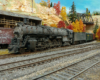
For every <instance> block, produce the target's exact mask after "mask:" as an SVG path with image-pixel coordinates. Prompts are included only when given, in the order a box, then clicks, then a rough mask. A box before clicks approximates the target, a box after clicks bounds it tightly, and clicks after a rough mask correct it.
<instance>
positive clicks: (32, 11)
mask: <svg viewBox="0 0 100 80" xmlns="http://www.w3.org/2000/svg"><path fill="white" fill-rule="evenodd" d="M32 13H33V0H32Z"/></svg>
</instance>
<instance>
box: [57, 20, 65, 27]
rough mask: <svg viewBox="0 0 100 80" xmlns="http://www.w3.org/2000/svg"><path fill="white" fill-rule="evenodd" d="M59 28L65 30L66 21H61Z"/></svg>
mask: <svg viewBox="0 0 100 80" xmlns="http://www.w3.org/2000/svg"><path fill="white" fill-rule="evenodd" d="M57 27H58V28H65V27H66V24H65V23H64V21H59V22H58V25H57Z"/></svg>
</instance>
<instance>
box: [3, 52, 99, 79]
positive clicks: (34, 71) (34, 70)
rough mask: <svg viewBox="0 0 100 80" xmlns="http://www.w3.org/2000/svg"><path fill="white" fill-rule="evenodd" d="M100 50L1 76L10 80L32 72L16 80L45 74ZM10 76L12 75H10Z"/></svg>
mask: <svg viewBox="0 0 100 80" xmlns="http://www.w3.org/2000/svg"><path fill="white" fill-rule="evenodd" d="M98 51H99V53H100V50H93V51H89V52H86V53H84V54H78V55H74V56H70V57H65V58H61V59H59V60H55V61H53V62H50V63H47V64H44V65H41V66H36V67H34V68H32V67H30V68H29V67H28V68H27V69H26V68H25V69H23V72H22V70H20V69H19V70H17V71H13V73H12V74H9V75H8V74H6V75H5V76H1V77H2V78H6V77H7V78H9V80H11V79H12V78H18V77H21V76H23V75H25V74H29V73H32V74H30V75H26V76H24V77H21V78H18V79H14V80H27V79H26V78H29V77H33V76H37V75H39V74H43V73H44V72H47V71H50V70H52V69H54V68H57V67H59V66H60V67H61V66H64V65H68V64H71V63H73V62H76V61H79V60H81V59H83V58H86V57H89V56H93V55H96V54H99V53H98ZM66 60H67V61H66ZM23 73H24V74H23ZM19 75H20V76H19ZM10 76H12V77H10Z"/></svg>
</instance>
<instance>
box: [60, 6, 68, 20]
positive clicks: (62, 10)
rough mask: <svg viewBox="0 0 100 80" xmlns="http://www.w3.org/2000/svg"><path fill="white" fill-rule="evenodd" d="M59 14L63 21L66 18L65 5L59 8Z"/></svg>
mask: <svg viewBox="0 0 100 80" xmlns="http://www.w3.org/2000/svg"><path fill="white" fill-rule="evenodd" d="M60 14H61V16H62V19H63V20H64V21H66V19H67V13H66V7H62V9H61V13H60Z"/></svg>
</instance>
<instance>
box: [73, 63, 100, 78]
mask: <svg viewBox="0 0 100 80" xmlns="http://www.w3.org/2000/svg"><path fill="white" fill-rule="evenodd" d="M79 78H81V79H82V80H100V63H99V64H97V65H95V66H93V67H92V68H90V69H88V70H87V71H85V72H84V73H82V74H80V76H78V77H76V78H75V79H72V80H78V79H79Z"/></svg>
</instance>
